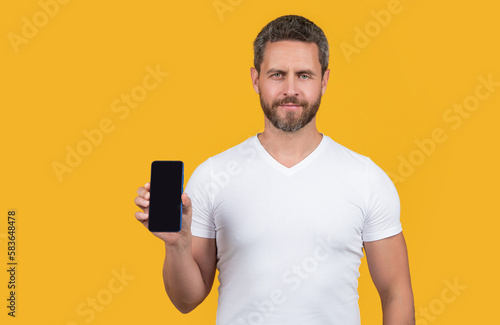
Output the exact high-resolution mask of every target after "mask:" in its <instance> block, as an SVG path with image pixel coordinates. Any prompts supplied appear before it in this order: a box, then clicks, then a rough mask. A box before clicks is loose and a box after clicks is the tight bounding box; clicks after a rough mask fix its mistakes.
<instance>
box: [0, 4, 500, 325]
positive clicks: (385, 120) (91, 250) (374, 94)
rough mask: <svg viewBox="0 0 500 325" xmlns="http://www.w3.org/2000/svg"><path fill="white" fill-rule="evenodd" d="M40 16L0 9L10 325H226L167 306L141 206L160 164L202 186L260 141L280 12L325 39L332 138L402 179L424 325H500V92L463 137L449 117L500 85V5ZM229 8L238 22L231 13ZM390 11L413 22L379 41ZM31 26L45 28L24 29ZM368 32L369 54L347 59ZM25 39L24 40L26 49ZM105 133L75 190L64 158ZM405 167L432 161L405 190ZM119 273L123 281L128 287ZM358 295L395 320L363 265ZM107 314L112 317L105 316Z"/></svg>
mask: <svg viewBox="0 0 500 325" xmlns="http://www.w3.org/2000/svg"><path fill="white" fill-rule="evenodd" d="M41 3H51V4H52V7H50V8H52V9H50V10H52V11H51V13H52V15H51V17H49V15H48V14H45V17H46V18H47V19H46V20H44V13H43V12H44V11H43V10H44V9H43V8H42V6H41V5H40V3H39V2H37V1H35V0H31V1H14V2H13V1H3V2H2V4H1V5H0V36H1V39H2V41H1V42H0V51H1V52H0V53H1V60H0V71H1V72H0V73H1V85H0V87H1V88H0V89H1V94H2V96H1V119H0V121H1V127H0V132H1V133H0V136H1V147H0V150H1V151H0V152H1V157H2V158H1V166H2V167H1V174H0V175H1V189H0V191H1V192H0V262H1V270H2V272H1V273H0V301H1V303H0V322H1V323H2V324H57V325H80V324H93V325H98V324H139V323H141V324H142V323H147V324H213V323H214V320H215V310H216V305H217V301H216V299H217V291H216V289H215V288H216V284H215V286H214V289H213V292H212V293H211V295H210V296H209V297H208V298H207V300H206V301H205V302H204V303H203V304H202V305H201V306H200V307H199V308H198V309H196V310H195V311H194V312H192V313H190V314H188V315H182V314H180V313H179V312H177V311H176V310H175V309H174V307H173V306H172V305H171V303H170V301H169V300H168V297H167V296H166V294H165V293H164V289H163V284H162V277H161V268H162V263H163V254H164V252H163V246H162V243H161V241H160V240H159V239H157V238H156V237H154V236H152V235H151V234H150V233H149V232H148V231H147V229H146V228H144V227H143V226H142V225H141V224H139V223H138V222H137V221H136V220H135V217H134V213H135V211H137V208H136V207H135V205H134V203H133V200H134V198H135V196H136V189H137V188H138V187H139V186H142V185H143V184H144V183H145V182H146V181H148V179H149V172H150V170H149V168H150V162H151V161H152V160H155V159H182V160H183V161H184V162H185V179H186V180H187V179H189V176H190V175H191V173H192V171H193V170H194V168H195V167H196V166H197V165H198V164H200V163H201V162H202V161H204V160H205V159H206V158H208V157H209V156H212V155H215V154H217V153H219V152H221V151H223V150H225V149H227V148H229V147H231V146H234V145H236V144H238V143H240V142H242V141H243V140H245V139H246V138H248V137H250V136H252V135H254V134H256V133H257V132H260V131H262V128H263V115H262V113H261V108H260V106H259V101H258V96H257V95H256V94H255V93H254V91H253V89H252V87H251V82H250V67H251V66H252V65H253V52H252V42H253V40H254V38H255V36H256V35H257V33H258V32H259V31H260V29H261V28H262V27H263V26H264V25H265V24H266V23H267V22H269V21H270V20H272V19H274V18H276V17H278V16H281V15H284V14H300V15H304V16H305V17H308V18H309V19H311V20H313V21H314V22H315V23H317V24H318V25H319V26H320V27H321V28H322V29H323V30H324V31H325V34H326V36H327V37H328V40H329V43H330V48H331V55H330V68H331V70H332V73H331V77H330V82H329V86H328V90H327V92H326V94H325V96H324V98H323V101H322V106H321V109H320V111H319V113H318V128H319V130H320V131H321V132H323V133H325V134H327V135H329V136H330V137H332V138H333V139H334V140H336V141H337V142H339V143H341V144H343V145H344V146H346V147H348V148H350V149H352V150H354V151H356V152H359V153H361V154H363V155H366V156H369V157H371V158H372V159H373V160H374V161H375V162H376V163H377V164H378V165H379V166H381V167H382V168H383V169H384V170H385V171H386V172H388V173H390V174H391V175H392V176H393V179H395V178H394V175H399V176H400V177H399V178H398V179H397V181H396V180H395V183H396V186H397V189H398V191H399V194H400V198H401V204H402V215H401V216H402V217H401V220H402V223H403V228H404V232H405V235H406V239H407V244H408V247H409V256H410V262H411V272H412V281H413V289H414V294H415V306H416V310H417V320H418V322H417V324H421V325H423V324H492V323H493V322H494V320H497V319H498V315H497V314H498V313H497V311H498V308H497V304H498V293H499V290H500V284H499V280H498V274H499V268H498V266H497V265H498V264H497V261H496V260H497V257H498V251H497V245H496V244H497V240H496V239H495V237H496V235H497V231H498V226H499V225H500V223H499V221H498V218H499V214H498V208H497V204H498V199H497V196H498V193H499V190H498V182H499V181H500V177H499V172H498V165H499V163H500V159H499V157H500V155H499V154H498V140H499V132H498V129H499V127H498V122H499V117H500V113H499V110H498V108H499V104H500V87H498V86H496V87H494V88H492V91H491V92H490V93H487V92H486V90H485V88H483V89H482V90H481V91H482V93H481V94H482V95H485V94H489V95H488V98H487V99H484V100H480V101H479V104H478V107H476V109H475V110H474V111H473V112H471V113H470V114H469V115H468V116H467V117H460V121H461V124H460V125H459V126H458V123H459V122H458V119H457V116H459V115H457V114H455V113H454V114H452V115H453V116H455V117H454V118H455V120H454V122H453V123H451V122H450V121H449V120H448V121H447V120H446V118H445V117H444V114H447V112H448V113H449V110H450V109H452V108H453V105H454V104H462V103H463V102H464V100H467V99H468V100H469V104H470V103H473V99H471V98H470V97H469V96H473V95H474V94H475V90H476V88H477V87H478V85H480V84H481V83H480V81H479V79H478V78H480V77H481V76H482V77H483V78H486V79H487V78H488V76H490V75H491V78H492V79H493V80H494V81H495V82H499V81H500V63H499V60H498V59H499V58H500V46H499V45H498V31H499V30H500V20H499V19H498V12H499V10H500V6H499V5H498V4H497V3H496V2H494V1H491V0H490V1H487V0H476V1H463V2H459V1H450V0H447V1H428V0H427V1H426V0H414V1H410V0H401V1H400V2H399V4H398V3H397V2H396V1H393V0H387V1H385V0H384V1H380V0H371V1H369V0H365V1H342V2H340V1H317V0H309V1H305V2H304V1H295V0H293V1H292V0H287V1H272V2H271V1H264V0H251V1H249V0H232V1H230V0H220V1H218V2H216V1H213V0H206V1H151V0H144V1H131V2H127V1H104V2H103V1H96V0H89V1H78V0H72V1H68V2H67V3H66V4H58V6H57V7H58V9H57V10H56V7H55V6H54V5H53V4H54V2H53V1H48V0H47V1H44V0H42V1H41ZM214 3H223V4H225V5H226V6H227V7H226V11H224V12H222V13H221V14H220V15H219V14H218V12H217V10H216V9H215V6H214ZM390 6H396V7H397V9H398V11H399V12H398V13H397V14H392V15H391V20H390V22H388V23H387V24H385V25H386V26H381V25H380V23H379V25H378V26H379V27H380V28H379V29H377V24H376V23H374V22H376V20H375V18H374V17H375V16H374V15H373V14H372V13H371V12H372V10H375V12H379V11H380V10H383V9H384V10H387V8H388V7H390ZM50 10H49V11H50ZM40 12H41V13H40ZM34 19H35V20H36V22H37V24H38V25H39V27H36V26H35V27H36V31H34V30H33V29H32V30H29V28H28V27H26V26H24V25H25V24H26V21H28V22H31V23H33V21H34ZM23 26H24V27H23ZM367 27H368V28H372V29H371V30H370V29H369V33H370V34H371V35H372V36H369V37H368V40H369V44H367V45H366V44H365V45H364V47H360V46H358V47H356V48H357V51H356V52H355V53H351V55H346V54H345V53H343V51H342V46H344V47H345V46H348V45H350V46H354V45H353V44H355V41H356V40H355V38H356V34H357V31H359V30H365V28H367ZM23 28H24V33H25V35H28V36H29V37H24V36H23ZM365 33H366V32H365ZM14 34H16V35H18V36H17V37H18V38H17V39H18V40H19V37H24V40H25V41H24V42H22V43H18V44H17V45H13V43H12V39H13V38H15V36H13V35H14ZM358 37H359V36H358ZM365 41H366V39H365ZM342 44H343V45H342ZM346 44H348V45H346ZM358 45H359V40H358ZM16 50H17V51H16ZM16 52H17V53H16ZM147 67H151V68H152V69H155V68H156V67H159V69H160V70H161V71H162V72H164V73H168V76H166V77H164V78H163V80H162V81H161V82H159V83H158V85H157V87H156V88H155V89H154V90H150V91H147V93H146V95H145V96H146V97H147V98H145V100H143V101H142V102H139V103H137V107H135V108H134V109H131V110H130V112H129V114H128V115H127V116H126V117H125V116H124V115H122V114H123V112H122V113H118V112H116V111H113V110H112V103H113V102H114V101H115V100H117V99H118V100H119V99H120V98H121V96H122V95H123V94H125V95H127V94H129V95H130V93H131V91H132V90H133V89H135V90H136V91H139V90H137V89H139V88H137V87H138V86H141V85H142V82H143V78H144V77H145V76H146V75H147V74H148V71H147ZM150 81H151V80H150ZM142 95H144V94H142ZM448 118H449V116H448ZM102 121H108V122H109V121H110V122H111V123H112V125H111V126H112V131H111V132H108V133H106V134H103V137H102V139H101V141H100V142H96V143H97V144H96V145H93V146H92V147H91V148H90V149H89V148H88V147H87V150H89V151H90V150H91V151H90V153H88V155H87V156H85V157H83V158H82V160H81V161H80V162H79V163H78V164H76V163H75V165H76V167H74V168H72V171H71V172H66V173H64V174H63V175H62V180H61V181H60V179H58V176H57V175H56V173H55V172H54V169H53V164H54V162H58V163H61V164H65V165H67V164H66V155H67V150H68V149H67V148H68V146H69V147H70V148H72V149H73V150H76V148H77V146H78V145H79V144H80V145H81V146H83V145H82V144H81V143H82V141H86V138H85V136H84V133H83V132H84V131H85V130H86V131H89V132H90V130H93V129H96V128H98V127H99V123H101V122H102ZM439 129H441V130H442V132H444V135H445V136H446V141H444V142H442V143H435V148H434V149H433V150H430V149H429V150H428V153H429V154H424V155H422V153H420V154H419V153H418V151H419V150H420V149H419V147H418V146H417V144H416V141H423V140H424V139H428V138H430V137H431V135H432V133H433V132H434V131H435V130H438V131H439ZM431 147H432V146H431ZM431 147H429V148H431ZM431 149H432V148H431ZM82 150H83V149H82ZM411 157H413V158H411ZM419 157H420V160H418V159H417V158H419ZM410 158H411V159H413V161H414V162H416V161H418V166H417V164H414V166H413V167H414V169H413V170H412V171H411V172H408V173H406V174H407V175H406V177H401V176H402V175H400V174H401V173H400V174H398V169H399V168H401V164H402V163H401V161H402V159H405V160H407V161H408V160H409V159H410ZM415 159H417V160H415ZM9 209H15V210H16V211H17V229H18V232H17V237H18V242H17V249H18V251H17V253H18V262H19V264H18V270H17V281H18V282H17V284H18V290H17V295H18V296H17V316H16V318H15V319H12V318H11V317H8V316H7V312H8V310H7V309H6V308H5V306H6V305H7V302H6V299H7V298H8V290H7V282H8V274H7V272H6V269H7V266H6V262H7V239H6V237H5V234H6V232H7V211H8V210H9ZM363 262H364V260H363ZM114 272H115V273H116V272H118V273H121V272H125V274H127V276H128V277H129V278H128V280H127V281H126V282H125V283H126V284H123V283H122V284H120V282H117V280H116V275H115V273H114ZM446 281H448V282H451V283H453V281H458V283H459V284H460V290H459V291H457V292H455V293H453V291H450V290H448V289H447V285H446V284H445V283H446ZM464 286H465V287H464ZM110 288H112V289H113V291H114V292H111V289H110ZM359 292H360V308H361V317H362V323H363V324H381V311H380V303H379V299H378V295H377V293H376V290H375V288H374V287H373V285H372V283H371V280H370V277H369V274H368V270H367V268H366V264H365V263H363V265H362V267H361V277H360V281H359ZM443 295H444V296H443ZM92 299H94V300H96V299H97V301H98V302H99V299H100V300H101V301H105V302H106V304H100V305H99V306H98V307H99V311H97V309H95V308H94V309H92V307H90V305H89V301H92ZM90 310H93V311H94V314H91V312H90ZM425 310H427V312H426V311H425ZM424 314H425V315H427V316H425V315H424Z"/></svg>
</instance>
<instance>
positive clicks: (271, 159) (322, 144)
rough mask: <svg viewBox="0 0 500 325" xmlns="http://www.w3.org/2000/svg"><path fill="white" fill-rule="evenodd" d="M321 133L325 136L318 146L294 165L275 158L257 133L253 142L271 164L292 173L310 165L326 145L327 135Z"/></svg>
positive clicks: (281, 170)
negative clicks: (285, 163) (286, 164)
mask: <svg viewBox="0 0 500 325" xmlns="http://www.w3.org/2000/svg"><path fill="white" fill-rule="evenodd" d="M321 135H322V136H323V138H322V139H321V142H320V143H319V144H318V146H317V147H316V148H314V150H313V151H312V152H311V153H310V154H309V155H307V156H306V157H305V158H304V159H302V160H301V161H299V162H298V163H297V164H295V165H293V166H292V167H286V166H285V165H283V164H281V163H280V162H278V161H277V160H276V159H274V157H273V156H271V154H270V153H269V152H268V151H267V150H266V148H264V146H263V145H262V143H261V142H260V140H259V137H258V136H257V135H254V136H253V142H254V145H255V147H256V148H257V150H258V151H259V152H260V154H261V156H262V157H263V158H264V160H266V162H267V163H268V164H270V165H271V166H272V167H274V168H276V169H277V170H279V171H280V172H282V173H284V174H286V175H292V174H294V173H296V172H297V171H299V170H301V169H303V168H304V167H306V166H308V165H309V164H310V163H311V162H312V161H314V160H315V159H316V157H317V156H318V155H319V154H320V153H321V152H322V151H323V148H324V147H325V146H326V142H327V136H326V135H324V134H322V133H321Z"/></svg>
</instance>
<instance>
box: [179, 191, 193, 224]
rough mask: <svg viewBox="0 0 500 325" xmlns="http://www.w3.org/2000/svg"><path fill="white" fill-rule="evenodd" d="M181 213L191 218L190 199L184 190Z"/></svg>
mask: <svg viewBox="0 0 500 325" xmlns="http://www.w3.org/2000/svg"><path fill="white" fill-rule="evenodd" d="M181 200H182V214H183V215H185V216H187V217H188V218H191V199H190V198H189V196H188V194H187V193H186V192H184V193H182V196H181Z"/></svg>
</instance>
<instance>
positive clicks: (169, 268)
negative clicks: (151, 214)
mask: <svg viewBox="0 0 500 325" xmlns="http://www.w3.org/2000/svg"><path fill="white" fill-rule="evenodd" d="M254 52H255V58H254V65H255V68H251V78H252V84H253V87H254V89H255V91H256V92H257V93H258V94H259V96H260V102H261V106H262V109H263V111H264V115H265V129H264V132H262V133H260V134H257V135H256V136H253V137H251V138H250V139H248V140H246V141H244V142H243V143H241V144H239V145H237V146H236V147H233V148H231V149H229V150H226V151H225V152H223V153H221V154H218V155H216V156H214V157H211V158H209V159H208V160H206V161H205V162H204V163H202V164H201V165H200V166H198V168H197V169H196V170H195V171H194V173H193V175H192V176H191V178H190V180H189V183H188V185H187V187H186V191H185V192H186V193H184V194H183V195H182V202H183V224H182V230H181V231H180V232H179V233H155V235H156V236H157V237H159V238H161V239H162V240H164V242H165V250H166V254H165V263H164V269H163V275H164V284H165V289H166V292H167V294H168V295H169V297H170V299H171V301H172V303H173V304H174V305H175V306H176V307H177V308H178V309H179V310H180V311H181V312H183V313H187V312H190V311H191V310H193V309H194V308H196V306H197V305H198V304H200V303H201V302H202V301H203V300H204V299H205V297H206V296H207V295H208V294H209V292H210V290H211V288H212V284H213V281H214V276H215V270H216V268H217V269H218V270H219V281H220V287H219V303H218V312H217V324H220V325H223V324H224V325H225V324H237V325H238V324H286V325H293V324H300V325H304V324H341V325H351V324H360V317H359V308H358V293H357V279H358V277H359V265H360V259H361V258H362V256H363V248H364V250H365V253H366V257H367V261H368V266H369V269H370V273H371V276H372V279H373V282H374V284H375V286H376V287H377V289H378V291H379V294H380V298H381V301H382V309H383V318H384V319H383V322H384V324H385V325H389V324H395V325H406V324H414V323H415V321H414V306H413V294H412V289H411V284H410V275H409V267H408V257H407V251H406V245H405V241H404V237H403V234H402V228H401V224H400V221H399V210H400V207H399V197H398V194H397V191H396V189H395V187H394V185H393V184H392V182H391V181H390V179H389V178H388V177H387V175H386V174H385V173H384V172H383V171H382V170H381V169H380V168H379V167H378V166H377V165H375V164H374V163H373V162H372V161H371V160H370V159H369V158H368V157H365V156H362V155H360V154H357V153H355V152H353V151H351V150H349V149H347V148H345V147H343V146H341V145H340V144H338V143H336V142H334V141H333V140H332V139H330V138H329V137H328V136H326V135H323V134H321V133H319V132H318V130H317V129H316V112H317V110H318V108H319V106H320V101H321V96H322V95H323V94H324V93H325V90H326V86H327V83H328V78H329V74H330V70H328V43H327V40H326V37H325V36H324V34H323V31H322V30H321V29H320V28H319V27H317V26H316V25H315V24H314V23H312V22H311V21H309V20H307V19H305V18H303V17H300V16H283V17H280V18H277V19H276V20H274V21H272V22H270V23H269V24H268V25H267V26H266V27H264V28H263V30H262V31H261V32H260V33H259V35H258V36H257V39H256V40H255V42H254ZM149 188H150V187H149V183H148V184H146V185H145V186H144V187H140V188H139V189H138V195H139V196H138V197H137V198H136V200H135V203H136V204H137V205H138V206H139V207H140V208H141V209H143V211H144V212H137V213H136V218H137V219H138V220H139V221H141V222H142V223H143V224H144V225H145V226H147V222H148V221H147V220H148V205H149Z"/></svg>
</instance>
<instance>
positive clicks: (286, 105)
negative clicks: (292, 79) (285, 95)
mask: <svg viewBox="0 0 500 325" xmlns="http://www.w3.org/2000/svg"><path fill="white" fill-rule="evenodd" d="M280 106H281V107H284V108H286V109H298V108H299V107H302V105H299V104H291V103H288V104H281V105H280Z"/></svg>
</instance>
